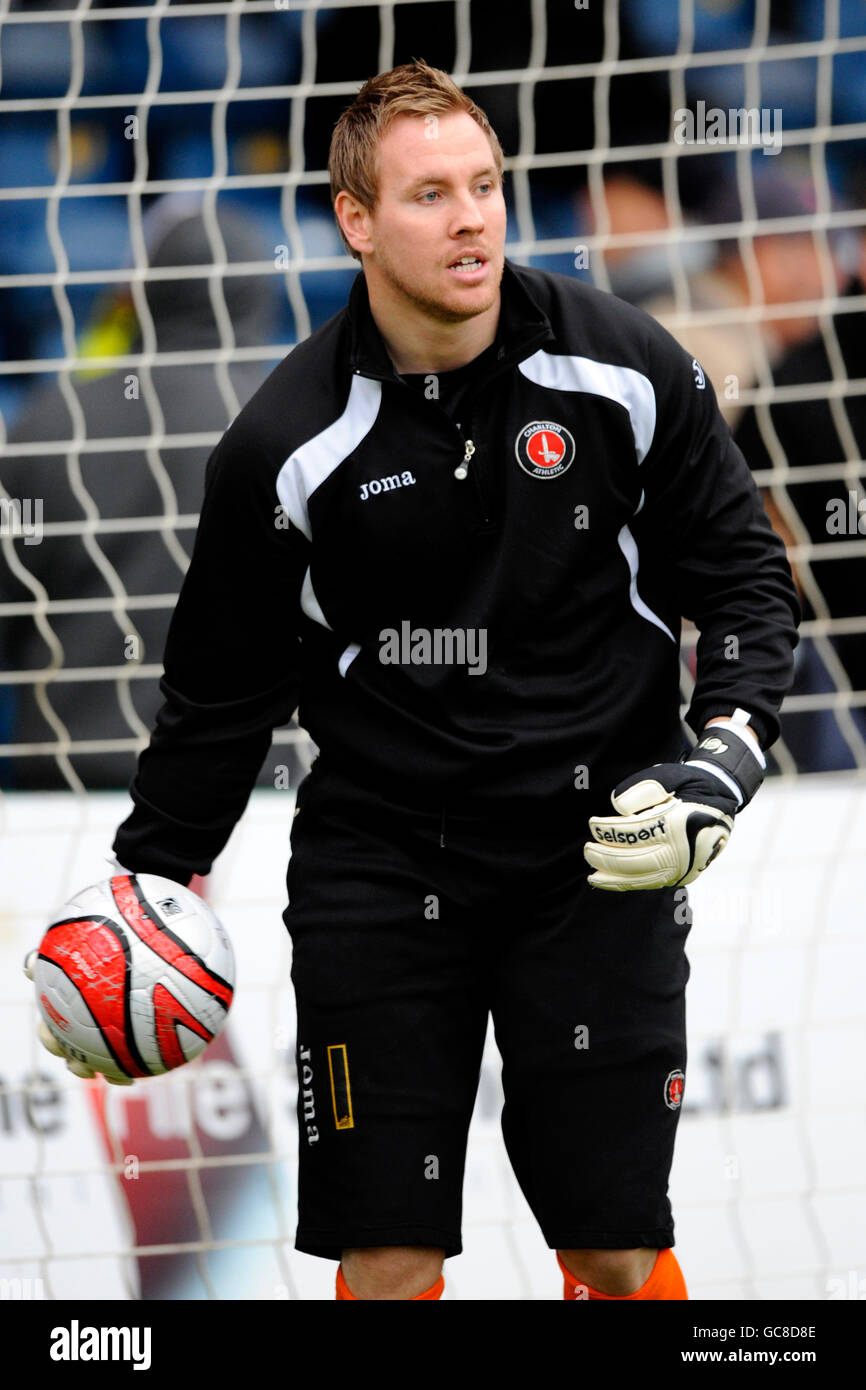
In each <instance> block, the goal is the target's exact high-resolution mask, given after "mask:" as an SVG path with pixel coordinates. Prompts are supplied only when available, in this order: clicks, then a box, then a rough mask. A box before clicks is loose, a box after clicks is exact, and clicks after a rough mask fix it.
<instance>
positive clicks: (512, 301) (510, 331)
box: [348, 261, 553, 381]
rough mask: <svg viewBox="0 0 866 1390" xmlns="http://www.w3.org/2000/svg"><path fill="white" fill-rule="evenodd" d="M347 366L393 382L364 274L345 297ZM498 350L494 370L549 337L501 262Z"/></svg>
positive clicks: (540, 314)
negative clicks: (347, 337)
mask: <svg viewBox="0 0 866 1390" xmlns="http://www.w3.org/2000/svg"><path fill="white" fill-rule="evenodd" d="M348 325H349V364H350V366H351V368H352V371H353V372H360V374H361V375H362V376H369V377H375V378H376V379H377V380H379V381H394V380H395V379H398V378H397V373H396V372H395V370H394V364H393V362H392V361H391V359H390V357H389V356H388V352H387V349H386V347H385V343H384V341H383V339H382V335H381V333H380V332H379V330H378V328H377V327H376V321H375V319H374V318H373V314H372V312H371V310H370V298H369V295H368V294H367V282H366V280H365V279H364V272H363V271H360V272H359V274H358V275H357V276H356V277H355V283H354V284H353V286H352V289H351V291H350V293H349V303H348ZM496 334H497V341H498V342H499V350H498V352H497V354H496V370H497V371H498V370H500V369H502V368H505V367H509V366H511V365H512V364H513V363H514V362H522V361H523V359H524V358H525V357H527V356H528V355H529V353H530V352H533V351H535V349H536V348H538V347H539V346H540V345H541V343H543V342H545V341H547V340H548V339H550V338H552V337H553V329H552V328H551V326H550V320H549V319H548V317H547V315H546V314H545V313H544V311H543V309H541V308H540V307H539V305H538V304H536V302H535V300H534V299H533V298H532V296H531V295H530V293H529V291H528V290H527V289H526V287H525V286H524V284H523V283H522V281H521V280H520V279H519V278H518V275H517V273H516V272H515V269H514V267H513V266H512V265H511V263H510V262H509V261H506V262H505V268H504V271H503V275H502V285H501V307H500V313H499V324H498V327H497V330H496Z"/></svg>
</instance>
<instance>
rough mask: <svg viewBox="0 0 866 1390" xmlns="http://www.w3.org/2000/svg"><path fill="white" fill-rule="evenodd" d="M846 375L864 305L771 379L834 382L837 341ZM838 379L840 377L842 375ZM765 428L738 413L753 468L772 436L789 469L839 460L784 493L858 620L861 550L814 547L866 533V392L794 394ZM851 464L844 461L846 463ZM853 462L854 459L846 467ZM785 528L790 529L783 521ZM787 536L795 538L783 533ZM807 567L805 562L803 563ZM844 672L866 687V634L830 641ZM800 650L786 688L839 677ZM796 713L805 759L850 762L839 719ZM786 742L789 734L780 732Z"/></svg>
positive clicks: (857, 366) (857, 713)
mask: <svg viewBox="0 0 866 1390" xmlns="http://www.w3.org/2000/svg"><path fill="white" fill-rule="evenodd" d="M864 294H866V235H863V236H862V237H861V239H860V265H859V273H858V275H857V277H856V278H855V279H854V280H853V281H852V282H851V284H850V285H849V287H848V289H847V291H846V294H845V295H844V296H843V301H842V303H843V306H844V301H845V299H851V298H853V297H855V296H862V295H864ZM837 344H838V352H839V356H840V362H841V366H842V368H843V369H844V374H845V378H847V379H849V380H853V381H858V382H862V381H863V380H864V378H866V312H864V311H863V310H862V309H858V310H855V311H853V312H844V311H843V312H838V313H836V314H834V315H833V318H832V321H831V324H830V325H828V330H827V333H826V336H825V334H824V333H823V332H816V333H815V334H814V335H812V336H811V337H809V338H808V339H807V340H806V341H803V342H800V343H798V344H796V345H795V346H792V347H791V348H790V350H789V351H788V352H786V353H785V355H784V356H783V357H782V359H781V360H780V361H779V363H778V364H777V366H776V367H775V369H774V371H773V380H774V383H775V385H776V386H779V387H793V386H805V385H811V384H813V383H816V382H832V381H834V380H838V379H839V377H840V376H841V373H840V374H838V375H837V373H835V372H834V369H833V358H834V357H836V347H837ZM843 379H844V378H843ZM768 415H769V422H770V430H769V431H768V430H767V429H766V427H765V426H766V418H765V419H764V420H762V415H761V412H760V411H759V410H756V409H755V408H753V407H752V408H749V409H748V410H747V411H745V412H744V414H743V417H742V420H741V421H740V424H739V426H738V428H737V432H736V436H735V438H736V440H737V443H738V444H739V445H740V448H741V449H742V450H743V453H744V454H745V456H746V458H747V459H748V461H749V463H750V464H751V466H752V468H754V469H768V468H771V467H772V466H773V462H774V452H775V449H774V443H775V441H774V439H773V436H774V435H775V438H776V439H777V440H778V444H779V445H780V446H781V450H782V454H783V456H784V461H785V462H786V463H787V465H788V467H790V468H792V469H798V468H807V467H811V466H813V465H821V464H824V465H827V464H835V465H836V469H835V470H834V471H835V473H836V476H834V477H830V478H826V479H821V480H815V481H811V482H802V483H801V482H796V481H795V482H789V483H788V484H787V485H786V491H787V494H788V497H789V498H790V501H791V503H792V504H793V507H794V509H795V511H796V513H797V516H798V517H799V520H800V523H801V525H802V528H803V532H804V533H805V534H804V536H803V539H804V540H806V541H810V542H811V543H812V544H813V545H814V546H816V547H818V548H819V549H818V551H817V553H816V554H815V555H814V557H813V558H812V559H811V560H810V561H809V565H808V570H809V573H810V575H811V579H812V581H814V584H815V585H816V586H817V589H818V590H819V592H820V594H821V595H822V596H823V599H824V601H825V603H826V605H827V609H828V610H829V613H830V616H831V617H833V618H837V619H838V618H842V619H844V618H862V617H863V615H864V595H866V557H864V556H862V555H843V556H838V557H836V558H832V557H831V556H827V557H826V558H822V557H821V553H820V547H822V546H828V545H832V544H833V543H835V542H838V541H842V542H845V541H849V542H850V541H852V540H853V541H857V540H858V539H860V540H862V538H863V537H864V535H866V503H864V502H863V501H862V499H863V497H864V495H866V465H864V463H863V459H864V457H866V396H864V395H862V394H851V395H846V396H844V397H843V398H838V397H837V398H836V399H835V400H834V399H833V398H831V397H829V396H828V397H826V398H818V399H800V400H797V399H794V400H786V401H781V402H778V403H777V404H774V405H771V406H770V407H769V408H768ZM846 461H848V463H849V467H848V469H847V470H845V471H843V470H844V464H845V462H846ZM851 465H853V466H851ZM779 529H780V530H782V531H783V534H784V533H785V529H786V528H779ZM786 538H788V539H793V540H797V539H798V537H797V536H796V535H795V536H791V533H790V531H787V537H786ZM801 569H803V567H801ZM800 587H801V596H802V599H803V605H804V616H805V617H806V618H814V617H816V616H819V615H818V613H817V612H816V609H815V606H814V605H813V603H812V601H811V599H810V593H811V585H810V584H809V583H808V582H807V581H806V576H805V572H803V573H802V575H801V585H800ZM830 640H831V642H832V646H833V648H834V649H835V651H836V653H837V655H838V657H839V660H840V661H841V664H842V667H843V670H844V672H845V674H846V676H847V678H848V680H849V681H850V683H851V686H852V687H853V689H854V690H856V691H860V692H866V633H863V632H858V633H852V634H838V635H834V636H833V637H832V638H831V639H830ZM804 651H805V653H806V655H805V656H804V660H803V663H802V666H801V669H800V671H799V672H798V679H797V684H796V685H795V687H794V689H793V691H792V694H798V693H810V692H815V691H820V690H833V689H835V683H834V681H833V679H832V673H831V672H828V671H827V670H826V669H825V667H824V664H823V663H822V662H821V660H820V653H819V652H818V651H817V649H815V647H814V646H813V645H812V644H810V643H806V644H804ZM851 713H852V718H853V720H854V722H855V724H856V725H857V727H858V728H859V729H860V731H861V733H862V734H863V735H864V737H866V710H864V707H863V706H860V707H858V708H855V709H852V712H851ZM795 718H796V719H797V723H798V726H799V727H800V732H799V733H798V740H799V742H800V743H801V745H802V748H803V753H802V757H803V758H804V760H808V762H809V765H810V766H812V767H820V768H837V767H851V766H853V765H855V764H856V762H857V759H856V758H855V757H854V755H853V754H852V752H851V750H850V747H849V744H848V741H847V740H845V739H844V738H843V737H842V734H841V731H840V729H839V727H838V723H837V721H836V720H835V719H834V718H833V717H832V716H828V715H825V716H824V717H823V718H822V719H820V720H817V719H814V718H813V719H811V720H809V719H808V718H807V717H806V716H799V717H795V716H788V722H789V723H793V721H794V720H795ZM784 736H785V737H786V740H787V739H789V735H788V733H787V732H785V735H784Z"/></svg>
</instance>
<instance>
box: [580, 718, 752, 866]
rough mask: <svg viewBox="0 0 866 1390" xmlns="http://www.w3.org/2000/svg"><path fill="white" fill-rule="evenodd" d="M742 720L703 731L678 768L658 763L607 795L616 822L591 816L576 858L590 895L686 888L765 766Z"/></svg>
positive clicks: (718, 846) (722, 841)
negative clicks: (584, 868) (582, 863)
mask: <svg viewBox="0 0 866 1390" xmlns="http://www.w3.org/2000/svg"><path fill="white" fill-rule="evenodd" d="M746 723H748V715H747V714H746V713H745V711H743V710H736V711H735V713H734V715H733V716H732V717H731V719H730V720H727V721H726V722H725V723H719V724H713V725H711V726H710V727H709V728H708V729H705V730H704V733H703V735H702V736H701V738H700V740H699V742H698V743H697V744H696V746H695V747H694V748H693V749H692V750H691V752H689V753H687V754H685V755H684V756H683V758H682V759H681V761H680V762H678V763H658V764H657V765H656V766H655V767H651V768H645V769H644V770H643V771H641V772H636V773H633V774H632V776H630V777H627V778H625V780H624V781H622V782H620V783H619V784H618V786H616V787H615V788H614V791H613V792H612V794H611V802H612V803H613V806H614V809H615V810H616V811H618V812H619V814H618V815H616V816H593V817H591V819H590V822H589V829H590V833H591V834H592V836H593V839H592V840H591V841H590V842H589V843H588V844H586V845H584V851H583V852H584V856H585V858H586V859H587V861H588V862H589V864H591V865H592V867H593V869H594V870H595V873H593V874H590V876H589V883H590V884H591V885H592V887H593V888H606V889H608V890H609V891H611V892H615V893H628V892H631V891H633V890H635V889H639V888H669V887H674V886H679V885H681V884H682V885H686V884H689V883H693V882H694V880H695V879H696V878H697V877H698V874H700V873H702V872H703V870H704V869H705V868H706V867H707V865H708V864H711V863H712V861H713V860H714V859H715V858H716V856H717V855H718V854H720V853H721V851H722V850H723V849H724V847H725V845H726V844H727V842H728V838H729V836H730V834H731V831H732V830H733V828H734V816H735V815H736V814H737V812H738V811H739V810H741V809H742V808H743V806H747V805H748V803H749V802H750V801H751V799H752V797H753V796H754V794H755V792H756V791H757V790H758V788H759V787H760V785H761V782H762V781H763V778H764V770H765V768H766V761H765V759H764V755H763V753H762V752H761V750H760V748H759V747H758V745H757V743H756V742H755V741H754V740H753V739H752V737H751V735H750V734H748V733H745V732H744V731H743V725H745V724H746Z"/></svg>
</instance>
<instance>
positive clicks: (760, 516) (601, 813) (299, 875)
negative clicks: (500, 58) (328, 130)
mask: <svg viewBox="0 0 866 1390" xmlns="http://www.w3.org/2000/svg"><path fill="white" fill-rule="evenodd" d="M502 167H503V166H502V152H501V149H500V146H499V143H498V141H497V139H496V136H495V134H494V133H493V131H492V130H491V128H490V126H489V123H488V122H487V119H486V117H485V116H484V114H483V112H482V111H480V109H479V108H478V107H476V106H475V105H474V104H473V103H472V102H471V101H470V100H469V98H468V97H466V96H465V95H464V94H463V93H462V92H461V91H460V90H459V89H458V88H457V87H456V86H455V85H454V84H453V83H452V82H451V80H450V79H449V78H448V77H447V76H446V75H445V74H444V73H442V72H440V71H438V70H436V69H432V68H429V67H428V66H427V65H426V64H424V63H423V62H415V63H412V64H409V65H406V66H403V67H399V68H396V69H394V70H393V71H391V72H389V73H384V74H382V75H380V76H379V77H376V78H374V79H372V80H371V81H370V82H368V83H367V84H365V86H364V87H363V89H362V90H361V92H360V93H359V94H358V96H357V97H356V98H355V100H354V101H353V102H352V104H351V105H350V106H349V108H348V109H347V110H346V111H345V112H344V113H343V115H342V117H341V118H340V120H339V122H338V124H337V126H336V129H335V131H334V136H333V141H332V147H331V159H330V170H331V179H332V192H333V198H334V208H335V214H336V217H337V220H338V223H339V226H340V230H341V233H342V236H343V239H344V241H345V243H346V245H347V247H348V248H349V249H350V251H351V254H352V255H353V256H354V257H355V259H357V260H358V261H359V262H360V265H361V273H359V275H358V276H357V279H356V281H355V283H354V286H353V288H352V290H351V293H350V296H349V301H348V305H347V307H346V308H345V309H344V310H343V311H342V312H340V313H339V314H338V315H337V316H336V317H335V318H334V319H332V320H331V321H330V322H329V323H328V324H326V325H325V326H324V327H323V328H322V329H321V330H319V331H318V332H317V333H315V334H313V335H312V337H310V338H309V339H307V341H305V342H303V343H301V344H300V345H298V346H297V347H296V348H295V349H294V351H293V352H292V353H291V354H290V355H289V356H288V357H287V358H286V359H285V361H284V362H283V363H282V364H281V365H280V366H279V367H277V369H276V370H275V371H274V372H273V374H272V375H271V376H270V377H269V379H268V380H267V381H266V382H265V384H264V385H263V386H262V387H261V389H260V390H259V391H258V393H257V394H256V395H255V396H254V397H253V399H252V400H251V402H250V403H249V404H248V405H247V406H246V408H245V409H244V410H242V411H241V413H240V415H239V416H238V417H237V419H236V420H235V421H234V423H233V424H232V426H231V427H230V429H229V430H228V431H227V432H226V434H225V435H224V437H223V439H222V440H221V442H220V443H219V445H218V446H217V448H216V450H215V451H214V453H213V455H212V457H211V459H210V462H209V465H208V471H207V480H206V489H205V497H204V503H203V507H202V514H201V521H200V525H199V530H198V535H197V538H196V543H195V550H194V554H193V558H192V563H191V566H190V569H189V572H188V574H187V576H186V579H185V581H184V585H183V589H182V592H181V595H180V598H179V600H178V604H177V608H176V610H175V613H174V617H173V620H172V625H171V629H170V633H169V637H168V642H167V646H166V653H165V676H164V680H163V683H162V693H163V697H164V701H165V703H164V705H163V707H162V710H161V712H160V714H159V716H158V719H157V723H156V727H155V730H154V733H153V735H152V738H151V742H150V746H149V747H148V749H146V750H145V752H144V753H143V755H142V757H141V760H140V763H139V767H138V771H137V774H136V777H135V780H134V782H133V786H132V797H133V801H134V810H133V812H132V814H131V815H130V817H129V819H128V820H127V821H126V822H125V823H124V825H122V826H121V828H120V830H119V831H118V834H117V837H116V840H115V845H114V848H115V852H116V854H117V857H118V860H119V861H120V863H121V864H122V865H123V866H124V867H125V868H126V869H127V870H130V871H133V872H141V873H145V872H150V873H157V874H165V875H167V876H169V877H172V878H175V879H177V880H179V881H181V882H186V881H188V880H189V879H190V877H191V876H192V875H194V874H206V873H207V872H208V871H209V870H210V867H211V864H212V862H213V860H214V858H215V857H216V856H217V855H218V854H219V853H220V851H221V850H222V848H223V846H224V845H225V843H226V841H227V839H228V837H229V835H230V833H231V830H232V827H233V826H234V825H235V823H236V822H237V820H238V818H239V816H240V815H241V813H242V811H243V808H244V806H245V804H246V801H247V798H248V796H249V794H250V791H251V789H252V787H253V785H254V783H255V780H256V775H257V772H258V770H259V768H260V766H261V764H262V761H263V759H264V758H265V756H266V754H267V751H268V748H269V744H270V739H271V733H272V730H273V728H274V727H275V726H277V725H279V724H283V723H285V722H287V721H288V720H289V719H290V718H291V716H292V714H293V712H294V711H295V710H296V708H297V709H299V719H300V722H301V724H302V725H303V726H304V727H305V728H306V729H307V730H308V731H309V733H310V735H311V737H312V739H313V740H314V742H315V743H316V745H317V746H318V748H319V750H320V754H319V757H318V759H317V761H316V763H315V765H314V767H313V770H312V772H311V773H310V775H309V777H308V778H307V779H306V780H305V781H304V783H303V784H302V786H301V788H300V791H299V796H298V803H297V814H296V819H295V822H294V827H293V831H292V857H291V862H290V866H289V884H288V886H289V907H288V909H287V912H286V914H285V920H286V924H287V927H288V929H289V931H290V933H291V936H292V943H293V967H292V976H293V981H294V985H295V990H296V995H297V1010H298V1043H297V1047H298V1074H299V1078H300V1088H299V1089H300V1094H299V1103H298V1119H299V1129H300V1173H299V1224H298V1232H297V1246H298V1248H299V1249H300V1250H303V1251H306V1252H308V1253H311V1254H314V1255H319V1256H322V1257H324V1258H327V1259H332V1260H335V1261H338V1262H339V1266H338V1270H337V1281H336V1282H337V1296H338V1297H339V1298H343V1299H358V1300H367V1299H373V1300H382V1299H435V1298H438V1297H439V1296H440V1293H441V1291H442V1287H443V1281H442V1265H443V1260H444V1259H445V1258H446V1257H449V1256H454V1255H456V1254H458V1253H459V1252H460V1249H461V1231H460V1220H461V1193H462V1183H463V1169H464V1159H465V1150H466V1141H467V1131H468V1127H469V1121H470V1117H471V1114H472V1110H473V1105H474V1101H475V1093H476V1088H477V1083H478V1075H479V1069H480V1064H481V1057H482V1050H483V1047H484V1039H485V1034H486V1029H487V1022H488V1017H489V1016H490V1015H491V1014H492V1017H493V1021H494V1025H495V1029H496V1039H497V1044H498V1047H499V1050H500V1052H501V1054H502V1058H503V1064H504V1070H503V1086H504V1091H505V1108H504V1111H503V1115H502V1127H503V1134H504V1138H505V1143H506V1147H507V1151H508V1154H509V1158H510V1161H511V1163H512V1165H513V1168H514V1171H515V1173H516V1175H517V1178H518V1180H519V1182H520V1185H521V1187H522V1189H523V1192H524V1193H525V1195H526V1199H527V1202H528V1203H529V1206H530V1207H531V1209H532V1211H533V1213H534V1215H535V1217H536V1219H537V1221H538V1223H539V1226H540V1228H541V1230H542V1232H543V1235H544V1237H545V1239H546V1241H547V1243H548V1245H549V1246H550V1247H551V1249H552V1250H553V1251H555V1252H556V1255H557V1258H558V1260H559V1263H560V1266H561V1268H562V1272H563V1279H564V1295H565V1297H566V1298H570V1299H582V1298H588V1299H589V1300H592V1299H599V1300H601V1299H611V1300H616V1299H623V1300H629V1299H634V1300H644V1299H648V1300H652V1299H657V1300H664V1299H682V1298H685V1297H686V1296H687V1295H686V1289H685V1284H684V1281H683V1277H682V1274H681V1273H680V1270H679V1266H678V1264H677V1261H676V1259H675V1257H674V1255H673V1251H672V1246H673V1243H674V1226H673V1219H672V1214H671V1207H670V1202H669V1199H668V1196H667V1183H668V1176H669V1172H670V1166H671V1161H672V1155H673V1147H674V1137H675V1133H676V1128H677V1122H678V1118H679V1114H680V1108H681V1104H682V1098H683V1093H684V1086H685V1084H686V1042H685V1010H684V997H685V985H686V980H687V977H688V963H687V959H686V955H685V949H684V948H685V942H686V936H687V933H688V930H689V921H690V917H689V912H688V907H687V899H686V888H685V885H687V884H689V883H691V882H693V880H694V879H695V878H696V877H697V875H698V874H699V873H701V872H702V871H703V870H704V869H705V868H706V867H707V865H708V864H710V862H711V861H712V860H713V858H715V856H716V855H717V854H718V853H719V852H720V851H721V850H722V849H723V847H724V845H725V843H726V841H727V839H728V837H729V836H730V834H731V833H732V831H733V828H734V825H735V820H736V817H737V815H738V814H739V813H740V811H742V810H743V809H744V807H745V806H746V805H747V804H748V802H749V800H750V799H751V798H752V796H754V794H755V793H756V791H757V790H758V788H759V785H760V782H761V779H762V775H763V771H764V767H765V759H764V751H763V750H765V749H766V748H767V747H769V745H771V744H772V743H773V742H774V740H775V739H776V738H777V736H778V732H779V720H778V709H779V706H780V704H781V701H782V699H783V697H784V695H785V692H786V690H787V689H788V686H789V683H790V680H791V673H792V649H793V647H794V645H795V643H796V640H797V638H796V623H797V619H798V608H797V601H796V596H795V590H794V586H793V583H792V580H791V574H790V570H789V568H788V564H787V561H786V559H785V552H784V547H783V545H782V542H781V541H780V540H778V539H777V537H776V536H775V535H774V533H773V531H772V529H771V527H770V525H769V523H768V521H767V518H766V515H765V513H764V511H763V508H762V505H761V502H760V498H759V496H758V493H757V491H756V489H755V486H754V483H753V481H752V478H751V474H750V471H749V468H748V467H747V465H746V463H745V461H744V459H743V457H742V455H741V454H740V453H739V451H738V450H737V448H736V447H735V446H734V444H733V442H732V440H731V437H730V433H729V431H728V428H727V426H726V425H725V424H724V422H723V420H722V419H721V417H720V415H719V411H718V409H717V406H716V402H715V399H714V396H713V391H712V387H711V385H710V383H709V382H708V381H707V379H706V377H705V374H704V373H703V371H702V370H701V368H700V366H699V364H698V363H696V362H694V361H693V360H692V359H691V358H690V357H689V356H688V355H687V354H686V353H685V352H683V350H682V349H681V348H680V347H679V346H678V345H677V344H676V343H675V342H674V340H673V339H672V338H671V337H670V336H669V335H668V334H667V333H666V332H665V331H664V330H663V329H662V328H661V327H660V326H659V325H658V324H657V323H656V322H655V321H654V320H652V319H651V318H649V317H648V316H647V315H645V314H643V313H642V312H641V311H640V310H637V309H634V308H632V307H630V306H629V305H627V304H624V303H622V302H620V301H619V300H617V299H615V298H613V297H612V296H610V295H607V294H603V293H601V292H599V291H596V290H594V289H592V288H590V287H588V286H586V285H583V284H580V283H577V282H573V281H572V280H570V279H569V278H568V277H565V276H559V275H553V274H548V273H545V272H542V271H540V270H535V269H526V268H522V267H519V266H517V265H514V264H511V263H510V262H508V261H506V260H505V256H504V246H505V233H506V210H505V201H504V195H503V183H502ZM682 616H687V617H689V618H691V619H692V620H693V621H694V622H695V624H696V625H697V627H698V629H699V631H700V640H699V643H698V650H697V680H696V685H695V689H694V694H693V697H692V700H691V705H690V708H689V711H688V715H687V721H688V724H689V725H690V726H691V729H692V730H693V731H694V733H695V734H696V736H697V739H698V743H697V746H696V747H695V748H694V749H693V750H692V751H688V750H687V749H686V747H685V743H684V739H683V735H682V728H681V724H680V717H679V631H680V623H681V617H682ZM611 793H613V800H612V804H611ZM585 842H586V859H587V860H588V861H589V863H590V866H591V869H592V873H591V874H590V875H589V877H587V869H586V863H585V862H584V859H583V855H582V846H583V845H584V843H585Z"/></svg>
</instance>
